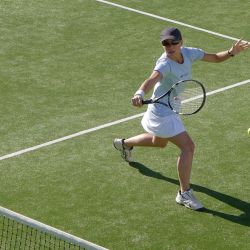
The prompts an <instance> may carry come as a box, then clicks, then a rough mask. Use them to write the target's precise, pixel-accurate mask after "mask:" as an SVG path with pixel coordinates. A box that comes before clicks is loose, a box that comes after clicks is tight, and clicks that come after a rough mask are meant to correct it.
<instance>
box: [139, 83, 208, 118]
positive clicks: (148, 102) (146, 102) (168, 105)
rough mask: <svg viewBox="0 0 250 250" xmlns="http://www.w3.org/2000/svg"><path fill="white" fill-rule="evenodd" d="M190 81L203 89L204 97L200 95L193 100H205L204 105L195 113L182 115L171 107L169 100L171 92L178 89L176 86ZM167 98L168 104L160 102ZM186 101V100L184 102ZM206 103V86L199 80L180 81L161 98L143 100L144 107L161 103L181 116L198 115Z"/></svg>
mask: <svg viewBox="0 0 250 250" xmlns="http://www.w3.org/2000/svg"><path fill="white" fill-rule="evenodd" d="M190 81H192V82H196V83H197V84H198V85H199V86H200V87H201V89H202V92H203V95H199V96H196V97H193V98H195V99H196V98H197V99H198V98H203V100H202V103H201V105H200V107H199V108H198V109H197V110H195V111H194V112H191V113H181V112H180V113H179V112H178V111H176V110H175V109H174V108H173V107H172V106H171V104H170V100H169V96H170V93H171V92H172V91H173V90H174V89H175V88H176V86H178V85H179V84H181V83H184V82H190ZM165 96H168V104H166V103H164V102H161V101H159V100H160V99H162V98H163V97H165ZM193 98H189V99H188V100H192V99H193ZM188 100H187V101H188ZM184 101H185V100H184ZM205 102H206V89H205V87H204V85H203V84H202V83H201V82H199V81H198V80H194V79H189V80H181V81H178V82H176V83H175V84H173V85H172V87H171V88H170V89H169V90H168V91H167V92H166V93H164V94H162V95H161V96H159V97H155V98H151V99H148V100H142V104H143V105H144V104H154V103H159V104H162V105H164V106H167V107H169V108H170V109H171V110H173V111H174V112H175V113H177V114H180V115H193V114H196V113H198V112H199V111H200V110H201V109H202V107H203V106H204V104H205Z"/></svg>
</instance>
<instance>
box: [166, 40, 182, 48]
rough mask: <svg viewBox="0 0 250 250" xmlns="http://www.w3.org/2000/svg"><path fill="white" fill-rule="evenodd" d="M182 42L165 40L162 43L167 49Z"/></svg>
mask: <svg viewBox="0 0 250 250" xmlns="http://www.w3.org/2000/svg"><path fill="white" fill-rule="evenodd" d="M179 43H180V41H171V42H170V41H167V40H164V41H162V45H163V46H165V47H168V46H171V45H177V44H179Z"/></svg>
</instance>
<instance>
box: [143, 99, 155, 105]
mask: <svg viewBox="0 0 250 250" xmlns="http://www.w3.org/2000/svg"><path fill="white" fill-rule="evenodd" d="M150 103H153V101H152V99H148V100H142V105H144V104H150Z"/></svg>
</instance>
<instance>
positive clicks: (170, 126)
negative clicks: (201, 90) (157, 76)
mask: <svg viewBox="0 0 250 250" xmlns="http://www.w3.org/2000/svg"><path fill="white" fill-rule="evenodd" d="M181 53H182V56H183V59H184V62H183V63H182V64H179V63H177V62H175V61H173V60H171V59H170V58H168V57H167V54H166V53H165V52H164V53H163V54H162V55H161V57H160V58H159V59H158V60H157V62H156V65H155V68H154V70H155V71H158V72H160V73H161V75H162V79H161V81H159V82H157V83H156V85H155V87H154V91H153V94H152V97H151V98H155V97H158V96H161V95H162V94H164V93H166V92H167V91H168V90H169V89H170V88H171V87H172V85H173V84H174V83H176V82H178V81H180V80H188V79H192V64H193V63H194V62H195V61H197V60H201V59H202V58H203V57H204V51H203V50H201V49H197V48H191V47H182V48H181ZM161 101H163V102H164V98H163V99H162V100H161ZM165 102H166V103H167V101H166V100H165ZM141 124H142V127H143V128H144V129H145V130H146V131H147V132H148V133H150V134H152V135H155V136H158V137H161V138H169V137H173V136H175V135H178V134H180V133H182V132H184V131H185V130H186V129H185V127H184V125H183V123H182V121H181V119H180V117H179V115H177V114H176V113H174V112H173V111H172V110H171V109H170V108H168V107H166V106H164V105H162V104H157V103H155V104H150V105H148V108H147V111H146V113H145V114H144V116H143V118H142V121H141Z"/></svg>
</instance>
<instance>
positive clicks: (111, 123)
mask: <svg viewBox="0 0 250 250" xmlns="http://www.w3.org/2000/svg"><path fill="white" fill-rule="evenodd" d="M248 83H250V79H248V80H245V81H242V82H238V83H235V84H233V85H230V86H226V87H223V88H220V89H217V90H213V91H210V92H207V96H209V95H214V94H217V93H220V92H223V91H226V90H229V89H232V88H236V87H239V86H242V85H245V84H248ZM143 115H144V112H143V113H140V114H136V115H133V116H129V117H126V118H123V119H120V120H117V121H113V122H109V123H106V124H103V125H100V126H97V127H94V128H90V129H87V130H83V131H80V132H77V133H74V134H71V135H68V136H64V137H61V138H58V139H55V140H53V141H48V142H45V143H42V144H39V145H36V146H33V147H30V148H26V149H22V150H19V151H16V152H14V153H10V154H6V155H3V156H1V157H0V161H2V160H5V159H8V158H12V157H15V156H18V155H22V154H25V153H28V152H31V151H35V150H37V149H40V148H44V147H47V146H50V145H53V144H56V143H59V142H63V141H66V140H69V139H72V138H74V137H78V136H81V135H85V134H88V133H92V132H94V131H97V130H100V129H103V128H107V127H111V126H114V125H117V124H120V123H123V122H127V121H130V120H133V119H136V118H139V117H141V116H143Z"/></svg>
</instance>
